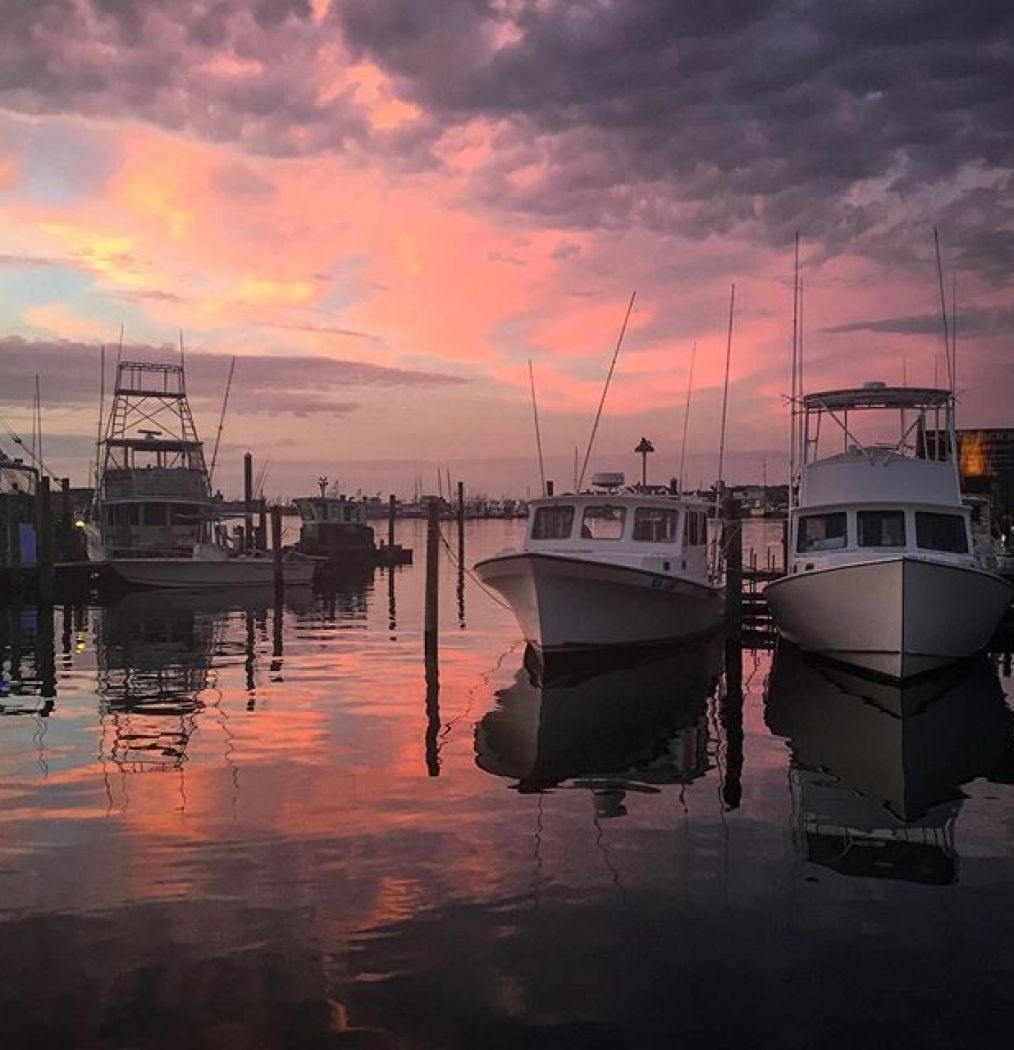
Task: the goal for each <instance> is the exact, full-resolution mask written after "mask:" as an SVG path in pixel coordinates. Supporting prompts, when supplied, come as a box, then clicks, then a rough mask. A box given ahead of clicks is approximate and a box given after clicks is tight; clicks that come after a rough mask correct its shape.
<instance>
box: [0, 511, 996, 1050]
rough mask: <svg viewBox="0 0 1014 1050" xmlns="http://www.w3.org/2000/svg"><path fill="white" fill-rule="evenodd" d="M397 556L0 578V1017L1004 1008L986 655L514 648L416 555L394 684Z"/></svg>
mask: <svg viewBox="0 0 1014 1050" xmlns="http://www.w3.org/2000/svg"><path fill="white" fill-rule="evenodd" d="M404 527H405V529H406V530H409V529H411V528H412V527H413V523H404ZM511 529H512V526H511V525H509V524H504V523H499V522H489V523H474V524H473V525H470V526H469V530H470V531H469V533H468V536H467V539H468V547H469V558H470V559H472V558H474V557H478V556H480V555H481V554H484V553H487V552H490V551H492V550H495V549H497V548H498V547H500V546H502V545H504V544H505V543H506V542H507V540H508V539H509V538H510V534H511ZM399 539H400V540H401V541H402V542H406V543H407V544H408V545H412V546H415V548H416V549H417V550H419V551H421V550H422V549H423V544H422V542H421V539H422V537H421V535H414V534H410V533H408V532H407V531H406V534H405V535H404V536H402V537H399ZM452 546H453V543H452ZM422 591H423V567H422V566H421V565H418V566H417V567H415V568H408V569H403V570H396V571H395V572H394V573H393V575H392V574H388V573H381V572H377V573H376V574H373V575H369V576H367V577H364V578H362V579H360V580H358V581H355V582H352V583H350V584H349V585H348V586H347V587H345V588H344V589H342V590H341V591H339V592H337V593H335V594H334V595H331V596H327V597H322V596H318V595H313V594H310V593H304V594H289V595H288V596H287V599H286V603H285V605H284V606H282V607H275V606H273V604H272V601H271V596H270V595H256V594H255V595H247V596H241V595H216V596H199V597H194V596H185V595H171V596H166V595H141V594H138V595H132V596H129V597H127V598H125V599H124V600H122V601H121V602H119V603H117V604H115V605H113V606H111V607H109V608H101V609H100V608H57V609H55V610H52V611H49V612H47V611H45V610H43V611H39V610H36V609H32V608H22V609H12V608H6V609H0V650H2V658H3V667H2V677H3V694H2V695H0V1047H2V1048H3V1050H8V1048H10V1050H13V1048H20V1047H89V1048H93V1047H94V1048H106V1047H110V1048H111V1047H131V1048H133V1047H139V1048H149V1047H151V1048H161V1047H166V1048H168V1047H174V1048H178V1047H202V1048H203V1047H216V1048H217V1047H227V1048H232V1047H236V1048H239V1047H300V1048H315V1047H342V1046H346V1047H405V1048H417V1047H418V1048H435V1047H448V1048H458V1047H461V1048H466V1047H468V1048H472V1047H480V1048H481V1047H491V1048H501V1047H504V1048H507V1047H522V1048H523V1047H537V1048H541V1047H546V1048H570V1047H575V1048H578V1047H582V1048H583V1047H589V1048H597V1047H604V1048H605V1047H608V1048H612V1047H623V1048H625V1047H631V1048H634V1047H638V1048H639V1047H677V1046H695V1045H712V1046H720V1047H721V1046H734V1045H735V1046H743V1047H747V1046H779V1047H812V1046H822V1047H855V1046H863V1047H880V1046H884V1047H888V1046H889V1047H892V1048H894V1047H899V1046H906V1047H907V1046H920V1047H941V1048H944V1047H947V1048H951V1047H979V1046H981V1047H996V1046H1002V1045H1006V1043H1007V1042H1008V1040H1009V1031H1010V1024H1011V1021H1012V1019H1014V998H1012V995H1011V988H1012V986H1014V906H1012V903H1011V898H1012V893H1014V714H1012V713H1011V706H1010V700H1009V697H1010V696H1011V695H1012V680H1011V678H1010V677H1009V670H1008V671H1007V672H1006V673H1005V670H1004V664H1003V659H1002V658H999V657H994V658H988V657H983V658H981V659H979V660H975V661H971V662H969V663H968V664H966V665H962V666H960V667H956V668H953V669H951V670H950V671H948V672H947V673H945V674H943V675H940V676H937V677H936V678H934V679H931V680H928V681H925V682H920V683H917V684H916V685H914V686H912V687H909V688H906V689H905V690H904V691H902V690H899V689H891V688H887V687H884V686H882V685H878V684H875V683H870V682H867V681H864V680H863V679H860V678H856V677H855V676H852V675H850V674H848V673H847V672H842V671H840V670H835V669H830V668H826V667H819V666H817V665H814V664H812V663H810V662H808V661H806V660H804V659H802V658H801V657H800V656H799V655H798V654H797V653H794V652H793V651H791V650H782V651H779V652H778V653H776V654H775V655H774V656H773V657H772V655H771V654H770V653H768V652H754V651H747V652H744V653H735V654H730V655H731V658H732V663H731V664H729V663H727V654H726V653H725V652H724V651H723V646H722V645H721V644H720V643H716V644H705V645H701V646H696V647H694V648H692V649H688V650H687V651H685V652H683V653H678V654H672V655H670V656H667V657H666V658H664V659H661V660H657V661H653V662H651V663H640V664H634V665H631V666H628V667H623V668H614V669H608V668H606V669H600V670H599V673H597V674H594V675H587V676H585V675H582V674H580V673H573V674H571V675H570V676H568V677H564V678H561V679H555V680H552V681H549V682H542V681H540V680H539V679H538V678H537V677H534V678H533V676H532V674H530V673H529V671H528V670H526V668H525V654H524V650H523V647H522V645H521V644H520V642H519V640H518V638H517V633H516V629H515V627H514V624H513V621H512V620H511V618H510V616H509V614H508V613H506V612H505V611H504V610H502V609H501V608H499V607H498V606H496V605H494V604H493V603H492V602H491V601H490V600H489V599H488V598H487V597H486V596H485V595H483V594H482V593H481V592H480V591H479V590H478V589H477V588H476V587H475V585H474V584H473V583H472V582H471V581H470V580H469V579H468V578H467V577H465V578H464V579H462V578H461V577H459V575H458V574H457V573H456V571H455V569H454V567H453V566H452V565H451V564H450V563H446V562H445V565H444V570H443V578H442V593H441V652H440V666H439V689H434V688H433V683H432V682H431V683H430V688H429V689H427V683H426V678H425V675H424V669H423V658H422V621H421V608H420V603H421V598H422ZM737 657H738V658H739V662H738V668H739V673H738V674H737V661H736V658H737ZM730 672H731V673H730ZM738 679H741V689H740V688H737V682H738Z"/></svg>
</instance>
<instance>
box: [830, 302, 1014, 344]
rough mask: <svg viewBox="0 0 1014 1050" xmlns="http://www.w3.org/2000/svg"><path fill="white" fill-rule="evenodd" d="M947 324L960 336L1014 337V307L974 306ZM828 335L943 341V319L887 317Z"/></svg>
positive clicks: (932, 316) (838, 328) (834, 328)
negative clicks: (864, 334) (870, 334)
mask: <svg viewBox="0 0 1014 1050" xmlns="http://www.w3.org/2000/svg"><path fill="white" fill-rule="evenodd" d="M948 325H949V326H951V327H953V329H954V330H955V334H956V335H957V336H958V337H961V336H988V337H994V336H1014V308H1011V307H996V308H993V309H989V308H985V307H973V308H971V309H967V310H959V312H958V315H957V317H956V318H954V317H948ZM821 331H823V332H826V333H828V334H829V335H845V334H849V333H852V332H880V333H881V334H885V335H931V336H932V335H937V336H940V338H941V339H942V338H943V320H942V319H941V316H940V314H939V313H935V314H918V315H915V316H909V317H885V318H881V319H879V320H866V321H855V322H852V323H850V324H841V325H834V326H832V327H829V328H824V329H821Z"/></svg>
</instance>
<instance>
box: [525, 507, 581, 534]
mask: <svg viewBox="0 0 1014 1050" xmlns="http://www.w3.org/2000/svg"><path fill="white" fill-rule="evenodd" d="M573 528H574V508H573V507H538V508H537V509H536V511H535V517H534V519H533V520H532V539H533V540H566V539H569V538H570V533H571V530H572V529H573Z"/></svg>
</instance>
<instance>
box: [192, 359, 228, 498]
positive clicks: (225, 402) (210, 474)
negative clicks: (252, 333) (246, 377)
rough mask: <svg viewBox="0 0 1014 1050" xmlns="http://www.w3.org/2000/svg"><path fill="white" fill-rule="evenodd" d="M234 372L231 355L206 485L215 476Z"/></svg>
mask: <svg viewBox="0 0 1014 1050" xmlns="http://www.w3.org/2000/svg"><path fill="white" fill-rule="evenodd" d="M182 346H183V344H182V342H181V343H180V353H181V356H182ZM235 371H236V357H235V355H233V358H232V363H231V364H230V365H229V378H228V379H227V380H226V383H225V397H223V398H222V413H221V415H220V416H219V417H218V433H217V434H216V435H215V447H214V449H212V452H211V466H210V467H208V484H209V485H210V484H211V479H212V477H213V476H214V474H215V461H216V460H217V459H218V443H219V442H220V441H221V440H222V427H223V426H225V409H226V407H227V406H228V404H229V391H230V390H231V389H232V374H233V372H235Z"/></svg>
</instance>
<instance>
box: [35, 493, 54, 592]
mask: <svg viewBox="0 0 1014 1050" xmlns="http://www.w3.org/2000/svg"><path fill="white" fill-rule="evenodd" d="M49 496H50V492H49V478H47V477H42V478H39V481H38V484H37V485H36V488H35V504H36V512H35V523H36V524H35V558H36V572H37V573H38V595H39V601H40V602H42V603H43V604H46V603H51V602H52V601H53V583H54V580H53V576H54V573H53V528H52V522H51V521H50V518H51V516H52V514H51V506H50V499H49Z"/></svg>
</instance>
